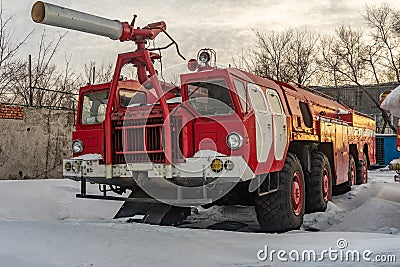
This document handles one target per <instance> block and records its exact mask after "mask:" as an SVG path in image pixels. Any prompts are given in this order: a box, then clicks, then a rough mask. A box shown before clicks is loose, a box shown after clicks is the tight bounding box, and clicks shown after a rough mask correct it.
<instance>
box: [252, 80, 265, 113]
mask: <svg viewBox="0 0 400 267" xmlns="http://www.w3.org/2000/svg"><path fill="white" fill-rule="evenodd" d="M249 94H250V99H251V104H252V106H253V108H254V109H255V110H256V111H261V112H269V110H268V107H267V103H266V102H265V98H264V94H263V92H262V91H261V90H259V89H258V86H256V85H249Z"/></svg>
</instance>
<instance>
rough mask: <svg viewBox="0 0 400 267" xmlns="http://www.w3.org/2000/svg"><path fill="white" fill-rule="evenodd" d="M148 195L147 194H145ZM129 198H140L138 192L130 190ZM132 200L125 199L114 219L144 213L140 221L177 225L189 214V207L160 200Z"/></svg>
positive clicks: (141, 196)
mask: <svg viewBox="0 0 400 267" xmlns="http://www.w3.org/2000/svg"><path fill="white" fill-rule="evenodd" d="M139 193H141V192H139ZM147 197H148V196H147ZM129 198H142V199H143V195H140V196H139V195H138V192H132V193H131V194H130V195H129ZM150 200H151V202H134V201H125V203H124V204H123V205H122V207H121V208H120V210H119V211H118V212H117V214H116V215H115V216H114V219H119V218H127V217H133V216H135V215H144V217H143V219H142V220H141V222H143V223H148V224H157V225H177V224H180V223H182V222H183V220H184V219H186V217H187V216H189V215H190V211H191V209H190V207H176V206H171V205H167V204H164V203H161V202H158V203H157V202H154V200H153V199H151V198H149V201H150Z"/></svg>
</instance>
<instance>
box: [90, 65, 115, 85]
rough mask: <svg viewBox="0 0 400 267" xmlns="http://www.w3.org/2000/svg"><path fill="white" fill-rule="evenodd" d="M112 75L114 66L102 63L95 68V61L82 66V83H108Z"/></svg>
mask: <svg viewBox="0 0 400 267" xmlns="http://www.w3.org/2000/svg"><path fill="white" fill-rule="evenodd" d="M113 75H114V65H113V64H111V63H108V64H105V63H102V64H101V65H100V66H98V67H97V66H96V62H95V61H90V62H89V63H88V64H85V66H84V76H83V81H82V83H83V84H84V83H89V84H91V83H105V82H110V81H111V80H112V78H113Z"/></svg>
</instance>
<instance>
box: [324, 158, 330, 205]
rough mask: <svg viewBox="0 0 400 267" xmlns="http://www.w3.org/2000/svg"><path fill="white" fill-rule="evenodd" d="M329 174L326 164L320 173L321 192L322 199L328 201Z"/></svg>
mask: <svg viewBox="0 0 400 267" xmlns="http://www.w3.org/2000/svg"><path fill="white" fill-rule="evenodd" d="M330 181H331V176H330V173H329V169H328V167H327V166H325V168H324V173H323V175H322V193H323V196H324V201H325V202H328V201H329V198H330V197H331V183H330Z"/></svg>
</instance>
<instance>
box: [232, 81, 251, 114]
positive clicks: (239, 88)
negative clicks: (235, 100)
mask: <svg viewBox="0 0 400 267" xmlns="http://www.w3.org/2000/svg"><path fill="white" fill-rule="evenodd" d="M233 83H234V84H235V87H236V92H237V94H238V96H239V99H240V104H241V105H242V110H243V112H244V113H246V112H247V110H248V109H249V107H248V105H247V91H246V86H245V85H244V83H243V82H242V81H239V80H237V79H234V80H233Z"/></svg>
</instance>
